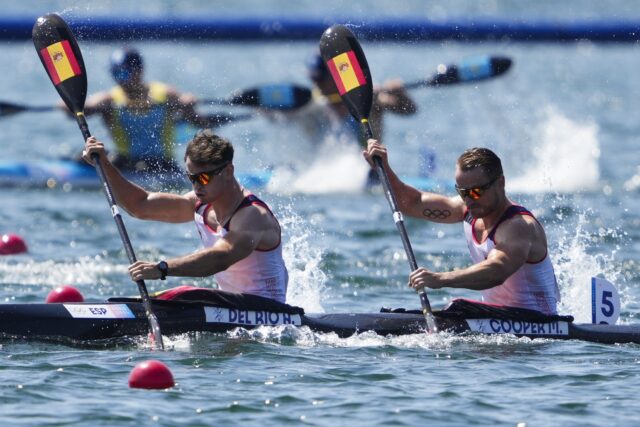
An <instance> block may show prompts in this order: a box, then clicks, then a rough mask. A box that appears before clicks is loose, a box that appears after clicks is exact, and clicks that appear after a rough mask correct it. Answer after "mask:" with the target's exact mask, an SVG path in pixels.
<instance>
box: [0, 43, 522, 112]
mask: <svg viewBox="0 0 640 427" xmlns="http://www.w3.org/2000/svg"><path fill="white" fill-rule="evenodd" d="M511 63H512V62H511V59H509V58H506V57H501V56H486V55H484V56H476V57H472V58H468V59H465V60H463V61H462V62H461V63H460V64H459V65H456V64H451V65H444V64H441V65H439V66H438V72H437V73H436V74H434V75H433V76H432V77H430V78H428V79H422V80H416V81H413V82H409V83H406V84H405V85H404V87H405V88H407V89H414V88H420V87H440V86H449V85H456V84H459V83H472V82H477V81H481V80H487V79H491V78H494V77H497V76H499V75H501V74H504V73H505V72H507V70H509V68H510V67H511ZM311 96H312V92H311V89H309V88H306V87H303V86H298V85H293V84H286V83H283V84H272V85H264V86H257V87H254V88H250V89H245V90H242V91H238V92H235V93H233V94H231V96H229V97H227V98H210V99H202V100H198V102H199V103H200V104H208V105H237V106H247V107H260V108H266V109H272V110H295V109H297V108H300V107H303V106H305V105H306V104H307V103H309V101H310V100H311ZM57 109H58V108H57V107H56V106H53V105H42V106H33V105H21V104H16V103H13V102H7V101H0V117H7V116H11V115H14V114H17V113H22V112H34V113H38V112H45V111H54V110H57ZM251 117H253V116H234V117H233V120H244V119H247V118H251Z"/></svg>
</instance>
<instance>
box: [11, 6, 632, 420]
mask: <svg viewBox="0 0 640 427" xmlns="http://www.w3.org/2000/svg"><path fill="white" fill-rule="evenodd" d="M107 3H108V2H107ZM257 3H258V4H257V5H256V7H257V9H256V10H257V11H258V12H260V13H263V14H264V13H266V12H268V10H266V11H265V8H266V6H264V4H263V2H257ZM453 3H455V4H454V6H455V5H457V6H461V4H459V3H458V2H453ZM569 3H571V2H569ZM101 4H102V3H101ZM119 4H120V3H118V5H119ZM168 4H169V3H168V2H167V4H164V3H158V4H156V5H155V6H150V8H151V9H152V12H154V13H155V12H162V11H163V10H166V9H167V8H170V6H168ZM171 4H173V3H171ZM180 4H181V5H180V6H176V8H177V9H178V10H179V11H185V10H186V11H188V7H189V5H188V4H187V3H185V4H182V2H181V3H180ZM190 4H191V5H192V6H193V7H194V8H197V7H201V4H202V3H201V2H191V3H190ZM539 4H542V6H539V7H538V6H536V7H534V6H529V7H532V8H533V9H525V10H520V9H518V8H517V7H516V8H514V7H511V8H510V9H509V8H507V9H505V8H502V7H500V5H499V4H498V2H478V5H477V6H468V7H469V8H470V9H467V12H468V13H469V14H470V15H471V16H473V15H476V16H477V15H481V14H487V13H488V12H487V11H489V12H491V11H493V12H494V15H495V16H502V17H505V16H506V17H509V16H517V17H522V16H523V15H524V16H526V13H525V12H531V13H533V14H534V15H535V16H542V17H545V16H549V13H548V11H546V9H545V8H544V5H546V6H547V7H551V6H550V5H551V4H550V3H548V2H547V3H545V2H540V3H539ZM630 4H631V5H632V3H630ZM630 4H627V3H624V4H623V5H624V7H621V9H620V13H621V14H624V13H625V12H628V11H629V10H632V9H633V8H631V7H630V6H629V5H630ZM421 5H422V3H421V2H420V3H415V2H407V5H404V4H403V5H399V6H398V10H399V11H400V12H402V11H404V12H405V13H404V16H406V15H407V14H409V13H410V11H412V10H413V11H416V10H421V11H422V10H423V8H421ZM32 6H33V5H32ZM108 6H109V5H108ZM110 6H111V7H112V8H113V7H117V6H114V4H113V3H110ZM378 6H379V7H378V9H380V8H381V7H382V6H381V5H378ZM13 7H17V6H13ZM25 7H26V6H25ZM92 7H95V8H97V9H96V10H99V11H100V12H101V13H107V12H110V11H111V10H106V11H105V9H104V7H107V6H101V5H100V6H99V5H97V4H96V5H95V6H92V5H91V4H89V5H88V6H76V7H73V8H71V9H68V10H67V13H71V12H75V13H87V11H88V12H91V8H92ZM121 7H122V8H123V9H124V10H129V11H130V10H131V9H130V8H132V7H134V6H127V7H125V6H121ZM272 7H273V6H272ZM299 7H312V6H310V4H308V3H304V4H303V5H302V6H299ZM315 7H316V9H313V10H316V11H323V12H325V13H326V14H328V15H329V16H337V15H338V12H339V11H340V9H339V7H338V5H336V4H333V3H331V2H329V3H328V5H327V6H326V7H327V9H326V10H324V9H319V8H320V6H315ZM553 7H554V8H555V7H556V4H555V2H553ZM40 8H41V6H40V5H39V3H38V4H37V7H35V8H34V7H30V8H29V10H28V12H29V13H45V12H49V11H50V10H55V8H54V9H48V10H39V9H40ZM412 8H413V9H412ZM451 8H452V10H453V9H454V7H453V6H452V7H451ZM625 8H626V9H625ZM37 9H38V11H36V10H37ZM378 9H376V10H378ZM578 9H579V10H578ZM15 10H16V12H20V11H22V12H25V10H22V9H15ZM58 10H61V9H58ZM194 10H196V11H197V10H199V9H194ZM225 10H226V11H227V12H228V11H229V10H228V9H225ZM134 11H138V9H135V8H134ZM299 11H300V13H304V12H307V10H304V9H301V10H299ZM545 11H546V12H545ZM561 11H564V12H563V13H565V15H566V16H572V15H571V14H572V13H574V12H575V13H578V12H579V13H580V16H582V17H597V16H599V13H600V11H601V9H600V8H599V6H598V3H594V4H592V5H591V9H589V8H582V7H575V5H574V8H573V9H572V8H571V6H570V5H569V6H566V5H562V9H561ZM351 12H353V13H354V14H358V13H362V10H361V8H359V6H353V9H352V10H351ZM400 12H398V13H400ZM426 12H429V13H431V14H432V15H433V16H435V17H441V18H443V17H445V18H446V17H451V16H459V14H458V15H456V14H455V13H453V12H452V11H450V10H448V9H446V8H444V7H443V6H433V5H432V6H429V10H428V11H426ZM489 15H491V14H490V13H489ZM381 16H384V15H383V14H382V15H381ZM621 16H622V15H621ZM618 17H620V16H618ZM135 45H136V46H137V47H139V48H140V49H141V50H142V52H143V54H144V57H145V61H146V63H147V70H148V77H149V78H150V79H158V80H162V81H167V82H170V83H172V84H174V85H176V86H177V87H179V88H180V89H182V90H187V91H191V92H193V93H195V94H197V95H200V96H224V95H226V94H228V93H230V92H231V91H232V90H234V89H237V88H247V87H252V86H256V85H260V84H265V83H278V82H293V83H298V84H305V85H306V84H308V82H307V80H306V74H305V73H306V71H305V65H304V64H305V59H306V58H307V56H308V55H309V54H310V53H311V52H313V51H314V49H315V46H314V45H313V44H312V43H280V44H273V43H270V44H266V45H265V44H260V43H248V44H239V43H212V44H202V43H196V42H189V43H180V44H174V43H170V42H157V43H152V42H140V43H135ZM81 46H82V49H83V54H84V58H85V62H86V64H87V72H88V76H89V82H90V83H89V87H90V91H91V92H94V91H97V90H100V89H106V88H108V87H110V85H111V80H110V77H109V75H108V72H107V63H108V55H109V53H110V52H111V50H112V49H113V48H114V47H115V45H113V44H100V43H81ZM364 49H365V52H366V54H367V57H368V60H369V65H370V67H371V71H372V74H373V76H374V79H375V80H376V82H378V83H380V82H382V81H384V80H386V79H387V78H391V77H400V78H403V79H405V80H413V79H418V78H422V77H424V76H429V75H431V74H432V73H433V72H434V71H435V68H436V66H437V65H438V64H439V63H455V62H457V61H460V60H461V59H462V58H464V57H467V56H470V55H478V54H500V55H505V56H509V57H511V58H512V59H513V61H514V65H513V68H512V70H511V71H510V72H509V73H508V74H507V75H505V76H503V77H501V78H499V79H496V80H495V81H491V82H485V83H479V84H477V85H468V86H460V87H451V88H441V89H421V90H416V91H414V92H412V94H413V95H414V97H415V100H416V102H417V103H418V105H419V106H420V111H419V113H418V114H417V115H416V116H413V117H408V118H396V117H391V116H390V117H389V118H388V120H387V122H386V125H387V126H386V127H387V129H386V132H385V135H384V138H385V141H386V143H387V144H388V145H389V147H390V150H391V163H392V165H393V166H394V168H396V170H397V171H398V172H399V173H401V174H403V175H412V176H417V175H420V174H421V173H422V172H423V171H422V169H423V167H424V159H422V158H421V155H420V153H421V152H424V151H425V148H428V149H429V150H431V151H433V152H435V153H436V169H435V171H434V174H435V176H437V177H439V178H445V179H451V177H452V175H453V165H454V161H455V158H456V157H457V155H458V154H459V153H460V152H461V151H462V150H463V149H464V148H467V147H469V146H488V147H490V148H492V149H494V150H496V151H497V152H498V154H499V155H500V156H501V157H502V158H503V163H504V167H505V171H506V175H507V185H508V189H509V190H510V191H511V192H512V195H513V198H514V200H516V201H518V202H521V203H523V204H524V205H525V206H528V207H530V208H531V209H532V210H533V211H534V213H535V214H536V215H537V216H538V217H539V219H540V220H541V222H543V224H544V225H545V227H546V230H547V234H548V238H549V242H550V252H551V255H552V258H553V260H554V262H555V266H556V273H557V276H558V279H559V281H560V287H561V294H562V298H563V301H562V305H561V308H562V312H563V313H570V314H573V315H574V316H575V317H576V319H577V320H578V321H589V319H590V311H589V298H590V295H589V283H590V277H591V276H594V275H600V276H603V277H607V278H608V279H609V280H611V281H613V282H614V283H616V284H617V286H618V288H619V290H620V293H621V298H622V316H621V320H620V321H621V323H633V322H636V321H637V317H638V313H639V312H640V306H639V297H640V292H639V291H638V286H637V283H638V281H639V280H640V277H639V275H638V261H637V259H638V255H639V254H640V233H638V231H637V230H638V229H639V228H638V225H639V223H640V220H639V219H638V218H639V217H638V214H637V212H638V210H639V208H640V205H639V204H638V202H637V196H638V192H637V190H636V188H637V187H638V186H639V185H636V186H634V185H633V182H634V181H633V179H634V176H635V175H636V174H637V173H638V170H637V166H638V164H639V163H640V156H638V155H637V153H638V151H637V149H636V147H637V144H638V142H639V141H638V137H637V135H638V134H639V131H640V129H639V126H638V124H637V123H638V120H637V117H640V111H639V110H640V103H639V102H638V99H640V86H638V85H637V84H636V79H635V78H634V70H637V69H638V67H640V52H639V51H638V48H637V47H636V46H635V45H632V44H629V45H615V44H609V45H593V44H588V43H581V44H570V45H557V44H544V45H538V44H534V45H523V44H509V43H507V42H499V43H485V44H460V43H453V42H446V43H441V44H440V43H438V44H411V43H405V44H402V45H396V44H391V43H384V44H374V43H367V44H364ZM0 50H1V51H2V54H3V61H0V73H1V75H2V76H3V78H2V79H0V89H1V93H2V98H3V99H6V100H10V101H14V102H24V103H28V104H38V105H46V104H52V103H55V102H57V95H56V93H55V91H54V90H53V89H52V88H51V84H50V82H49V81H48V79H47V78H46V76H45V74H44V71H43V70H42V67H41V65H40V63H39V61H38V58H37V56H36V54H35V52H34V50H33V46H32V44H31V43H30V42H28V41H25V42H17V43H11V44H3V45H2V46H1V47H0ZM18 70H19V71H18ZM237 111H239V112H241V111H242V110H240V109H238V110H237ZM90 125H91V129H92V131H93V133H94V134H96V135H97V136H99V137H101V138H106V135H107V134H106V131H105V129H104V127H103V126H102V124H101V123H100V122H99V121H98V120H96V119H91V120H90ZM0 127H1V129H2V132H1V133H0V143H1V144H2V146H3V150H2V158H3V159H16V160H25V161H26V160H29V159H40V158H45V157H57V156H61V155H68V154H73V153H75V151H76V150H78V149H79V148H80V147H81V146H82V140H81V136H80V133H79V132H78V130H77V128H76V125H75V124H74V123H73V122H72V121H71V120H68V119H66V118H65V117H63V115H61V114H59V113H40V114H35V113H33V114H21V115H16V116H14V117H11V118H4V119H2V122H1V123H0ZM220 133H221V134H223V135H224V136H226V137H228V138H230V139H231V140H232V141H233V142H234V144H235V145H236V148H237V162H236V163H237V166H236V167H237V169H238V170H243V171H255V170H263V169H265V168H270V169H272V170H274V171H275V172H276V175H275V179H274V181H273V182H272V183H271V184H270V187H269V188H268V190H258V191H257V193H258V194H259V195H260V196H261V197H263V198H264V199H265V200H266V201H267V202H269V203H270V204H271V205H272V207H273V208H274V210H275V212H276V213H277V215H278V217H279V218H280V221H281V223H282V225H283V227H284V229H285V234H284V242H285V259H286V261H287V264H288V266H289V270H290V275H291V284H290V289H289V293H288V298H289V300H290V301H291V302H292V303H293V304H296V305H300V306H302V307H304V308H305V310H307V311H308V312H335V311H343V312H353V311H360V312H369V311H377V310H379V308H380V307H381V306H390V307H409V308H416V307H418V306H419V301H418V298H417V296H416V295H415V294H414V293H413V292H411V291H410V290H409V289H408V288H407V287H406V280H407V274H408V269H409V267H408V263H407V260H406V256H405V254H404V252H403V249H402V245H401V242H400V239H399V237H398V235H397V231H396V229H395V225H394V223H393V219H392V218H391V215H390V212H389V208H388V206H387V203H386V201H385V199H384V197H383V195H382V194H380V193H376V192H374V193H368V192H363V191H361V188H362V183H363V182H364V179H365V176H366V173H367V167H366V165H365V164H364V162H363V161H362V160H361V159H360V153H359V149H358V148H356V147H344V146H337V145H335V144H333V145H332V142H331V141H327V143H326V144H325V145H323V146H320V147H314V146H313V145H312V144H311V143H310V142H308V141H305V140H304V139H302V138H301V137H300V132H299V131H298V130H297V129H296V128H295V127H294V126H287V125H282V124H281V123H280V122H278V121H273V120H272V119H269V118H265V117H256V118H255V119H252V120H249V121H243V122H238V123H237V124H234V125H231V126H227V127H224V128H221V129H220ZM183 149H184V147H182V146H181V147H178V148H177V150H178V151H179V152H181V151H182V150H183ZM636 180H637V178H636ZM638 182H640V181H638ZM625 183H626V184H625ZM0 200H2V207H3V208H2V209H1V210H0V224H1V225H0V232H14V233H18V234H20V235H22V236H23V237H24V238H25V239H26V241H27V243H28V245H29V248H30V251H29V253H28V254H26V255H20V256H14V257H3V258H0V282H1V283H2V286H1V289H0V299H1V300H2V301H3V302H25V303H26V302H41V301H43V300H44V298H45V297H46V295H47V293H48V292H49V291H50V290H51V289H52V288H54V287H55V286H56V285H59V284H63V283H68V284H73V285H74V286H76V287H78V288H79V289H80V290H81V291H82V292H83V294H84V295H85V298H86V299H88V300H93V301H99V300H103V299H104V298H107V297H109V296H115V295H135V294H136V287H135V285H134V284H133V283H132V282H130V281H129V280H128V279H127V275H126V266H127V258H126V255H125V253H124V251H123V249H122V244H121V242H120V239H119V236H118V233H117V231H116V228H115V226H114V224H113V221H112V219H111V216H110V213H109V209H108V206H107V204H106V202H105V200H104V197H103V196H102V194H100V193H98V192H90V191H88V192H82V191H76V190H71V191H63V190H61V189H55V190H32V191H22V190H12V189H2V190H0ZM125 222H126V225H127V228H128V231H129V233H130V237H131V241H132V243H133V246H134V248H135V250H136V254H137V256H138V258H140V259H149V260H158V259H161V258H166V257H172V256H177V255H181V254H186V253H189V252H191V251H193V250H194V249H195V248H197V247H198V245H199V242H198V239H197V233H196V232H195V228H194V226H193V225H192V224H185V225H168V224H160V223H149V222H142V221H138V220H135V219H131V218H129V217H125ZM407 229H408V232H409V235H410V237H411V240H412V243H413V248H414V251H415V254H416V257H417V259H418V263H419V264H420V265H424V266H427V267H431V268H433V269H437V270H447V269H452V268H460V267H464V266H466V265H468V264H469V256H468V254H467V253H466V247H465V244H464V242H463V240H462V226H460V225H455V226H441V225H432V224H426V223H424V222H420V221H415V220H408V221H407ZM183 283H194V284H198V285H201V286H214V282H213V280H212V279H204V280H200V279H193V280H190V279H184V280H183V279H177V278H170V280H168V281H167V282H166V283H164V282H162V283H160V282H148V283H147V285H148V287H149V288H150V290H151V291H153V290H158V289H161V287H165V286H173V285H179V284H183ZM429 296H430V299H431V302H432V305H434V306H435V307H440V306H442V305H444V304H445V303H446V302H447V301H449V300H450V299H451V298H453V297H460V296H465V297H473V294H472V293H470V292H466V291H435V292H430V293H429ZM166 339H167V346H168V347H169V349H170V350H169V351H168V352H165V353H155V352H151V351H149V350H148V349H147V348H146V346H145V344H144V342H142V341H138V340H122V341H118V342H115V343H113V342H110V343H97V344H94V345H91V346H78V345H69V344H60V343H27V342H23V341H12V340H4V341H1V342H0V357H1V358H2V359H1V360H2V362H0V369H1V370H2V385H3V387H2V390H1V391H0V401H2V406H1V407H0V420H1V421H2V424H4V425H18V424H22V425H47V424H50V425H54V424H55V425H66V424H75V425H89V424H91V425H105V426H107V425H134V424H140V423H143V424H157V425H177V424H184V425H240V424H248V425H263V424H264V425H284V424H291V425H293V424H296V425H297V424H309V425H318V426H333V425H420V424H422V425H424V424H432V425H452V426H457V425H467V424H468V425H516V424H518V423H524V424H526V425H581V426H582V425H593V426H598V425H605V424H606V425H633V424H634V423H636V422H637V421H636V419H637V417H636V415H635V414H634V413H633V410H632V409H633V407H634V402H635V401H636V394H637V390H638V388H639V386H640V380H639V374H640V367H639V360H640V351H639V348H638V346H637V345H622V346H621V345H597V344H589V343H583V342H554V341H544V340H543V341H530V340H527V339H516V338H513V337H498V338H495V337H469V336H466V337H464V336H463V337H459V336H449V335H446V334H444V335H438V336H428V335H426V334H418V335H412V336H405V337H379V336H375V335H370V334H363V335H359V336H356V337H351V338H347V339H340V338H338V337H336V336H335V335H333V334H315V333H312V332H310V331H308V330H305V329H293V328H281V329H266V328H265V329H259V330H256V331H242V330H238V331H234V332H232V333H229V334H227V335H211V334H198V335H184V336H177V337H166ZM150 358H158V359H161V360H163V361H164V362H166V363H167V364H168V365H169V366H170V367H171V369H172V371H173V373H174V376H175V378H176V381H177V383H178V384H177V386H176V387H175V388H173V389H171V390H168V391H162V392H149V391H139V390H131V389H129V388H128V387H127V377H128V374H129V372H130V370H131V368H132V367H133V366H134V365H135V364H136V363H137V362H139V361H142V360H146V359H150Z"/></svg>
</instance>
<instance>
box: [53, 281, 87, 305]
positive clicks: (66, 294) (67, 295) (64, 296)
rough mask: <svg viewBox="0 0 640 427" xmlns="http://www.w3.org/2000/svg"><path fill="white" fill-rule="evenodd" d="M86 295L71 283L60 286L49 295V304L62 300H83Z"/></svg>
mask: <svg viewBox="0 0 640 427" xmlns="http://www.w3.org/2000/svg"><path fill="white" fill-rule="evenodd" d="M83 301H84V297H83V296H82V294H81V293H80V291H79V290H77V289H76V288H74V287H73V286H69V285H62V286H58V287H57V288H55V289H54V290H52V291H51V292H49V295H47V300H46V302H47V304H50V303H56V302H57V303H61V302H83Z"/></svg>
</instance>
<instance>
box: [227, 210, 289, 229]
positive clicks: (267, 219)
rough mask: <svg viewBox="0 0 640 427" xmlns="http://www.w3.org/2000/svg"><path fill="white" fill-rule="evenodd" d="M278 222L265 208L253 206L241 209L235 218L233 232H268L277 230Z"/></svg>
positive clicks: (231, 225) (232, 223) (232, 222)
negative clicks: (273, 229)
mask: <svg viewBox="0 0 640 427" xmlns="http://www.w3.org/2000/svg"><path fill="white" fill-rule="evenodd" d="M277 224H278V223H277V221H276V220H275V218H274V217H273V215H272V214H271V213H270V212H269V210H268V209H267V208H265V207H264V206H261V205H258V204H253V205H249V206H247V207H244V208H242V209H240V210H239V211H238V212H236V213H235V215H234V216H233V220H232V221H231V224H230V229H231V230H266V229H271V228H277V227H278V225H277Z"/></svg>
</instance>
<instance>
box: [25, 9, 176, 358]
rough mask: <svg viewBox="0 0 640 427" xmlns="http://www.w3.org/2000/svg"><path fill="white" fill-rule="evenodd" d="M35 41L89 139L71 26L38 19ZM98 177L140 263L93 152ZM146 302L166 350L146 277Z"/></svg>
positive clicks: (141, 287) (83, 80) (83, 81)
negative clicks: (152, 305)
mask: <svg viewBox="0 0 640 427" xmlns="http://www.w3.org/2000/svg"><path fill="white" fill-rule="evenodd" d="M32 38H33V44H34V46H35V48H36V51H37V52H38V56H39V57H40V60H41V61H42V65H43V66H44V67H45V69H46V70H47V74H48V75H49V78H50V79H51V82H52V83H53V84H54V86H55V88H56V90H57V91H58V94H59V95H60V97H61V98H62V100H63V101H64V103H65V104H66V105H67V107H68V108H69V109H70V110H71V111H73V113H74V114H75V117H76V121H77V123H78V126H79V127H80V131H81V132H82V136H83V137H84V140H85V141H86V140H87V138H89V137H90V136H91V132H90V131H89V126H88V124H87V121H86V119H85V117H84V113H83V110H84V102H85V100H86V97H87V74H86V71H85V70H86V69H85V66H84V61H83V59H82V53H81V51H80V48H79V46H78V42H77V41H76V39H75V37H74V36H73V33H72V32H71V29H70V28H69V26H68V25H67V23H66V22H65V21H64V20H63V19H62V18H61V17H60V16H58V15H56V14H50V15H46V16H43V17H40V18H38V20H37V21H36V23H35V25H34V26H33V31H32ZM92 159H93V161H94V163H95V166H96V170H97V172H98V176H99V177H100V181H101V182H102V189H103V191H104V194H105V196H106V198H107V202H108V203H109V206H110V208H111V214H112V216H113V219H114V221H115V223H116V226H117V228H118V233H119V234H120V238H121V239H122V243H123V244H124V248H125V251H126V252H127V257H128V258H129V261H130V262H131V263H134V262H136V256H135V253H134V251H133V247H132V246H131V241H130V240H129V235H128V233H127V229H126V228H125V226H124V221H123V220H122V216H121V215H120V211H119V209H118V206H117V204H116V201H115V198H114V197H113V191H112V190H111V186H110V185H109V181H108V180H107V177H106V175H105V173H104V170H103V168H102V165H101V164H100V161H99V156H98V155H97V154H95V153H94V154H93V155H92ZM136 285H137V286H138V291H139V292H140V297H141V298H142V304H143V306H144V308H145V311H146V315H147V319H148V320H149V325H150V328H151V332H152V336H153V338H154V344H155V346H156V348H159V349H161V350H163V349H164V343H163V341H162V333H161V331H160V324H159V323H158V319H157V318H156V315H155V314H154V312H153V309H152V307H151V301H150V299H149V293H148V291H147V287H146V285H145V283H144V281H143V280H138V281H136Z"/></svg>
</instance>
